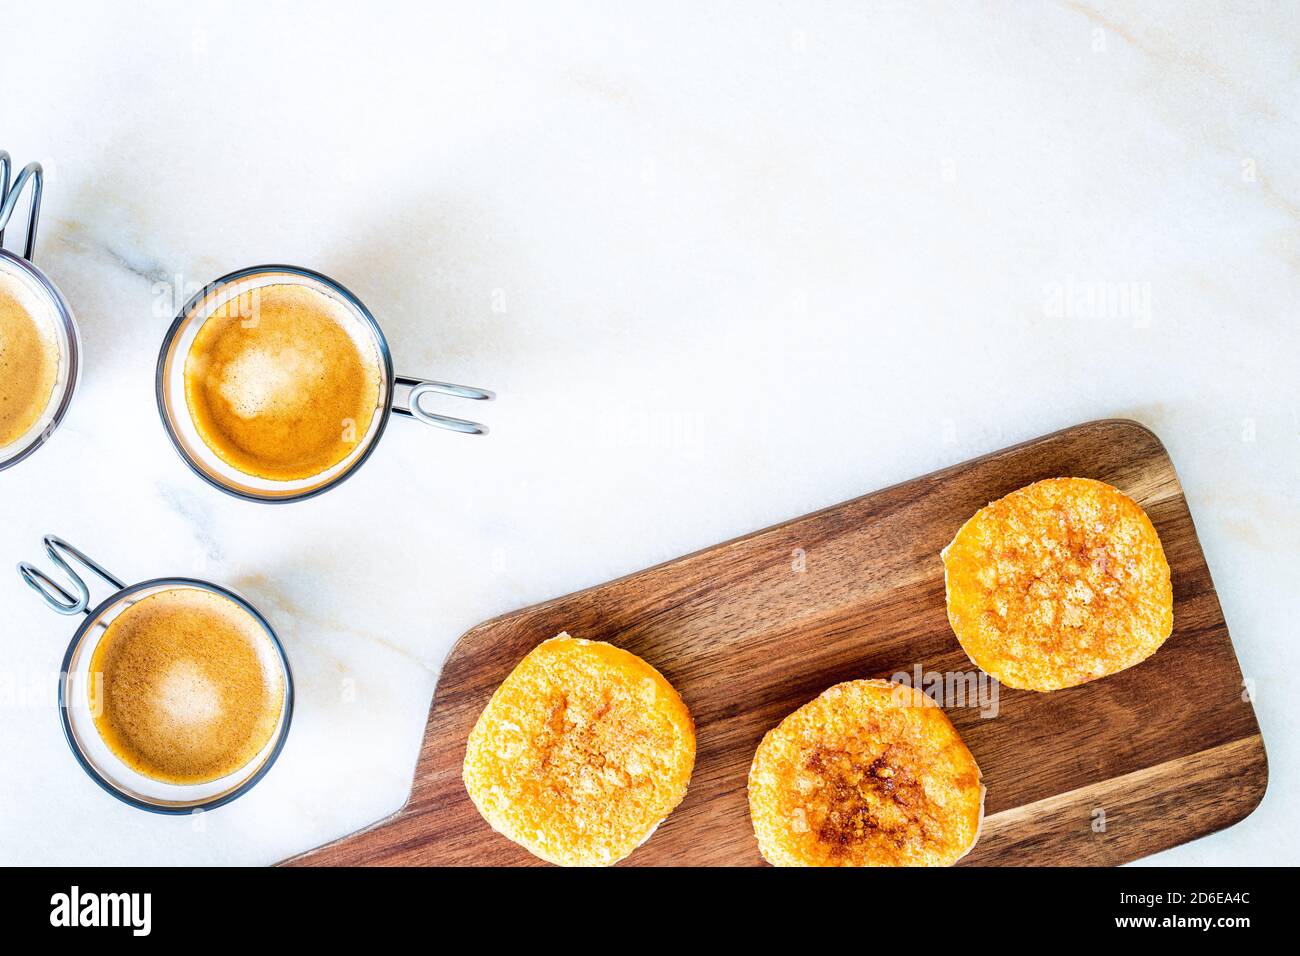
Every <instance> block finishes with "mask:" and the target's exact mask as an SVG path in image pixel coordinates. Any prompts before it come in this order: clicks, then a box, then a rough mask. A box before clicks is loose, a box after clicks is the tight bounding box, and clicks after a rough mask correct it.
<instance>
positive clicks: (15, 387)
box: [0, 270, 60, 448]
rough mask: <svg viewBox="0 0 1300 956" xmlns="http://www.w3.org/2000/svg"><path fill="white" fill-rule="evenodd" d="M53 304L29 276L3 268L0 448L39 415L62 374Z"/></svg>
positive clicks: (0, 287)
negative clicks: (25, 279) (25, 278)
mask: <svg viewBox="0 0 1300 956" xmlns="http://www.w3.org/2000/svg"><path fill="white" fill-rule="evenodd" d="M56 329H57V326H56V325H55V316H54V311H53V308H52V307H51V306H50V304H49V303H48V302H46V301H45V300H44V299H43V298H42V297H41V296H40V295H38V294H37V293H36V292H35V291H34V290H33V289H31V288H29V287H28V286H27V284H26V283H25V282H23V281H22V280H21V279H20V278H18V277H17V276H14V275H10V274H9V273H7V272H4V271H2V270H0V448H4V447H5V446H6V445H10V444H13V443H14V442H16V441H18V439H20V438H22V437H23V435H25V434H26V433H27V432H28V431H29V430H30V429H31V428H32V426H33V425H35V424H36V423H37V422H38V421H40V419H41V416H42V415H43V414H44V413H45V409H46V408H47V407H48V406H49V404H50V396H52V395H53V394H54V386H55V385H56V384H57V382H58V378H59V361H60V360H59V338H58V333H57V331H56Z"/></svg>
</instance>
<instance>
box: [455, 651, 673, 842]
mask: <svg viewBox="0 0 1300 956" xmlns="http://www.w3.org/2000/svg"><path fill="white" fill-rule="evenodd" d="M694 765H695V725H694V723H693V722H692V720H691V715H690V712H689V711H688V710H687V709H686V705H685V704H684V703H682V699H681V697H680V696H678V694H677V691H676V690H674V689H673V687H672V685H671V684H669V683H668V681H666V680H665V679H664V678H663V675H661V674H660V673H659V672H658V671H657V670H655V669H654V668H653V667H651V666H650V665H649V664H647V663H646V662H645V661H643V660H641V658H639V657H637V656H636V655H635V654H630V653H628V652H627V651H624V650H621V649H620V648H617V647H614V646H613V645H611V644H605V643H602V642H598V641H584V640H576V639H574V638H572V637H569V635H568V634H561V635H559V636H558V637H554V638H552V639H551V640H549V641H545V642H544V643H542V644H540V645H539V646H538V647H536V648H534V649H533V651H532V652H531V653H529V654H528V655H527V656H526V657H525V658H524V659H523V660H522V661H520V662H519V664H518V666H516V667H515V669H514V670H513V671H511V673H510V676H509V677H507V678H506V679H505V681H504V682H503V683H502V684H501V686H500V687H499V688H497V691H496V693H495V694H493V695H492V699H491V701H489V702H488V705H487V707H486V708H485V709H484V711H483V713H482V715H481V716H480V717H479V719H478V723H477V724H475V725H474V730H473V731H472V732H471V733H470V736H469V743H468V746H467V747H466V751H465V766H464V771H463V778H464V781H465V788H466V789H467V790H468V791H469V795H470V799H471V800H473V801H474V805H475V806H476V807H478V810H479V813H481V814H483V818H484V819H485V820H487V822H488V823H489V824H491V825H492V828H493V829H494V830H496V831H498V832H499V833H501V834H503V835H505V836H507V837H509V838H510V839H511V840H513V841H515V842H516V843H518V844H519V845H520V846H522V847H524V849H526V850H528V851H529V852H530V853H533V854H534V855H536V856H539V857H541V858H542V859H543V860H548V861H550V862H551V863H556V864H559V865H561V866H607V865H609V864H612V863H617V862H618V861H619V860H621V859H623V858H624V857H626V856H627V855H628V854H629V853H631V852H632V851H633V850H635V849H636V848H637V847H638V846H640V845H641V844H642V843H644V842H645V841H646V840H647V839H649V837H650V834H651V833H653V832H654V830H655V828H656V827H657V826H658V825H659V824H660V823H662V822H663V820H664V819H665V818H666V817H667V816H668V814H669V813H671V812H672V810H673V808H674V807H676V806H677V804H679V803H681V801H682V798H683V797H684V796H685V795H686V785H687V783H688V782H689V781H690V778H691V770H692V768H693V767H694Z"/></svg>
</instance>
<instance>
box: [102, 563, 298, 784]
mask: <svg viewBox="0 0 1300 956" xmlns="http://www.w3.org/2000/svg"><path fill="white" fill-rule="evenodd" d="M90 674H91V680H90V690H89V698H90V708H91V714H92V715H93V716H94V721H95V728H96V729H97V730H98V731H99V735H100V737H101V738H103V740H104V743H105V744H107V745H108V748H109V749H110V750H112V751H113V753H114V754H116V755H117V757H118V758H119V759H120V760H121V761H122V762H123V763H125V764H126V765H127V766H128V767H130V768H131V769H132V770H134V771H136V772H137V773H141V774H143V775H144V776H146V777H149V778H151V779H153V780H158V781H161V782H164V783H175V784H198V783H208V782H210V781H213V780H218V779H220V778H221V777H224V776H226V775H228V774H231V773H234V772H235V771H236V770H239V769H240V768H241V767H244V766H246V765H247V764H248V762H249V761H250V760H252V759H253V758H254V757H256V756H257V755H258V754H259V753H260V752H261V751H262V748H264V747H265V746H266V745H267V743H268V742H269V741H270V739H271V736H272V735H273V734H274V733H275V729H276V727H277V725H278V724H279V722H280V712H281V711H282V710H283V708H284V678H283V676H282V672H281V668H280V665H279V658H278V655H277V653H276V650H275V647H274V645H273V644H272V643H271V639H270V638H269V637H268V636H267V633H266V631H265V630H264V629H263V628H262V626H261V624H260V623H258V621H257V620H256V619H255V618H254V617H253V616H252V615H251V614H249V613H248V612H247V611H245V610H244V609H243V608H242V607H240V606H239V605H238V604H236V603H235V602H234V601H232V600H230V599H229V598H227V597H223V596H222V595H220V594H214V593H213V592H211V591H205V590H200V589H198V588H190V587H175V588H171V589H169V590H165V591H159V592H157V593H155V594H151V595H149V596H148V597H146V598H143V599H141V600H139V601H137V602H135V603H134V604H132V605H130V606H128V607H127V608H126V609H125V610H123V611H122V612H121V613H120V614H119V615H118V616H117V617H116V618H114V619H113V621H112V622H111V623H110V624H109V625H108V628H107V629H106V630H105V632H104V636H103V637H102V638H100V641H99V644H98V645H97V646H96V647H95V651H94V654H93V655H92V656H91V661H90Z"/></svg>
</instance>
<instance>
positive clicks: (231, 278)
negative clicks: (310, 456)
mask: <svg viewBox="0 0 1300 956" xmlns="http://www.w3.org/2000/svg"><path fill="white" fill-rule="evenodd" d="M263 273H268V274H270V273H281V274H285V275H289V276H296V277H298V278H302V279H308V280H311V281H314V282H319V283H320V284H321V285H324V286H326V287H327V288H328V289H329V290H330V291H332V292H334V293H336V294H337V295H338V296H339V297H340V298H341V299H343V301H344V302H345V303H346V304H347V305H349V306H351V307H352V308H353V309H355V310H356V312H357V314H358V315H360V316H361V317H362V318H363V319H364V320H365V323H366V325H367V327H368V328H369V329H370V331H371V333H372V334H373V335H374V337H375V344H376V345H377V346H378V348H379V357H380V364H381V366H382V373H383V375H384V378H385V382H386V387H385V399H384V403H383V407H382V408H381V409H380V410H379V413H380V417H379V424H378V426H377V427H376V428H375V434H374V436H373V437H372V438H371V439H370V443H369V444H368V445H367V446H366V447H365V448H364V449H363V450H362V452H361V454H360V455H358V456H357V458H356V460H355V461H353V462H352V464H351V465H350V466H348V468H347V469H346V470H344V471H341V472H339V473H338V474H337V475H335V476H334V477H332V478H330V479H329V480H328V481H326V482H324V483H323V484H320V485H317V486H315V487H311V488H304V489H303V490H302V491H299V492H296V493H294V494H288V495H270V494H258V493H256V492H253V491H247V490H244V489H239V488H232V487H230V486H229V485H227V484H226V483H225V482H223V481H221V480H219V479H218V478H216V477H214V476H212V475H211V474H209V473H208V472H207V471H206V470H205V469H204V468H203V467H202V466H201V465H200V464H199V463H198V462H197V461H195V460H194V458H193V456H191V455H190V453H189V450H188V449H187V448H186V447H185V443H184V442H182V441H181V438H180V436H179V435H178V434H177V433H176V428H175V426H173V424H172V421H171V416H170V415H169V414H168V405H167V400H166V389H167V381H166V374H167V358H168V356H169V354H170V353H171V349H172V344H173V342H175V340H176V336H177V335H179V334H180V331H181V328H182V326H184V324H185V320H186V319H187V318H188V317H189V315H190V313H191V312H193V310H194V308H195V306H197V305H198V304H199V303H200V302H202V301H203V299H204V298H206V297H207V296H208V295H211V294H212V293H213V292H215V291H217V290H218V289H220V288H221V287H223V286H226V285H230V284H231V283H234V282H239V281H241V280H243V279H248V278H250V277H253V276H256V275H260V274H263ZM395 381H396V375H395V374H394V372H393V355H392V351H391V350H390V349H389V347H388V339H387V338H386V337H385V335H384V330H383V329H382V328H380V326H379V322H378V321H377V320H376V319H375V317H374V315H373V314H372V313H371V311H370V310H369V309H368V308H366V305H365V303H364V302H362V301H361V300H360V299H359V298H357V296H356V294H355V293H353V292H352V290H350V289H348V288H347V287H346V286H344V285H343V284H342V283H341V282H339V281H337V280H336V279H332V278H330V277H329V276H327V275H325V274H324V273H321V272H316V271H315V270H314V269H307V268H304V267H303V266H291V265H284V264H277V263H271V264H267V265H259V266H246V267H245V268H243V269H236V270H235V271H234V272H230V273H227V274H226V275H224V276H221V277H220V278H218V279H213V280H212V281H211V282H209V283H208V284H207V285H205V286H204V287H203V288H202V289H200V290H199V291H198V292H196V293H194V295H192V296H190V298H189V300H188V301H186V303H185V304H184V305H183V306H181V308H180V311H179V312H178V313H177V314H176V318H175V319H173V320H172V324H171V327H170V328H169V329H168V330H167V334H166V335H165V336H164V337H163V343H162V348H161V349H160V350H159V352H158V365H157V368H156V370H155V372H154V397H155V399H156V400H157V403H158V417H159V418H160V419H162V424H163V430H164V431H165V432H166V433H167V438H168V439H169V440H170V441H171V443H172V447H173V448H174V449H176V453H177V454H178V455H180V457H181V460H182V461H183V462H185V464H186V465H187V466H188V467H189V469H190V471H192V472H194V474H196V475H198V476H199V477H200V478H202V479H203V480H204V481H206V482H207V483H208V484H209V485H211V486H212V487H214V488H217V489H219V490H220V491H224V492H225V493H226V494H228V495H231V496H233V497H235V498H242V499H243V500H244V501H255V502H258V503H259V504H277V505H278V504H289V503H291V502H295V501H306V500H307V499H308V498H314V497H316V496H317V495H321V494H324V493H325V492H327V491H329V490H331V489H332V488H335V487H337V486H338V485H341V484H342V483H343V482H344V481H346V480H347V479H348V478H350V477H352V476H353V475H354V474H356V473H357V472H358V471H360V470H361V466H362V465H364V464H365V463H366V461H367V460H368V459H369V458H370V456H371V455H372V454H373V453H374V451H375V448H376V447H377V446H378V445H379V440H380V439H381V438H382V437H383V436H384V430H385V429H386V428H387V427H388V420H389V418H391V417H392V414H393V399H394V394H393V388H394V384H395Z"/></svg>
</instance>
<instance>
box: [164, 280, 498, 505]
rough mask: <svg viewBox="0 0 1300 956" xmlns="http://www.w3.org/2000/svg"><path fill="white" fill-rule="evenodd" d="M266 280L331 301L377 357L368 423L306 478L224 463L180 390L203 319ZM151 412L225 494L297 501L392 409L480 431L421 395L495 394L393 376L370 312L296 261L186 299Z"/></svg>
mask: <svg viewBox="0 0 1300 956" xmlns="http://www.w3.org/2000/svg"><path fill="white" fill-rule="evenodd" d="M273 285H293V286H304V287H306V288H308V289H310V290H313V291H315V292H318V293H320V294H322V295H325V296H327V297H329V298H330V299H332V300H333V301H334V303H337V304H338V305H340V306H342V307H343V308H344V309H345V310H346V311H347V312H348V313H350V315H351V317H352V318H353V319H355V320H356V325H357V327H358V328H360V329H363V330H364V334H365V335H367V336H368V337H369V339H370V341H371V342H372V343H373V345H374V349H375V353H376V354H377V355H378V360H379V401H378V404H377V407H376V410H375V413H374V415H373V417H372V419H371V421H369V422H364V423H359V425H360V426H363V427H358V428H357V429H356V431H357V435H356V440H355V444H354V446H353V448H352V450H351V452H350V453H349V454H348V455H347V456H346V457H345V458H343V459H342V460H341V461H339V462H337V463H336V464H334V465H332V466H330V467H329V468H326V469H324V470H323V471H321V472H320V473H318V474H315V475H312V476H310V477H308V478H299V479H294V480H278V479H274V478H264V477H258V476H255V475H250V474H247V473H245V472H243V471H240V470H239V469H238V468H235V467H234V466H232V465H230V464H229V463H228V462H226V461H223V460H222V458H221V456H220V455H218V454H217V453H215V452H214V451H213V449H212V448H210V447H208V445H207V443H206V442H204V440H203V438H202V436H201V435H200V434H199V431H198V429H197V428H196V427H195V424H194V421H193V419H192V417H191V415H190V412H189V409H188V406H187V401H186V394H185V366H186V361H187V358H188V356H189V352H190V348H191V347H192V346H193V345H194V341H195V339H196V337H197V336H198V334H199V331H200V329H202V327H203V324H204V323H205V322H206V321H208V320H209V319H210V318H212V317H213V316H214V315H228V314H229V313H228V310H229V309H230V308H231V303H234V302H238V301H239V300H240V297H246V296H249V295H251V294H253V293H254V292H255V290H257V289H260V288H263V287H266V286H273ZM399 388H402V389H408V390H409V391H408V392H407V394H406V396H405V401H406V404H404V405H403V404H399V403H398V400H397V395H398V389H399ZM155 391H156V394H157V400H158V414H159V416H160V417H161V418H162V423H163V428H164V429H166V432H167V436H168V438H170V439H171V442H172V445H173V446H174V447H175V448H176V451H177V452H178V453H179V454H180V456H181V458H182V460H184V462H185V463H186V464H187V465H188V466H189V467H190V469H191V470H192V471H193V472H194V473H195V474H196V475H198V476H199V477H200V478H202V479H203V480H204V481H206V482H208V483H209V484H211V485H213V486H214V487H217V488H220V489H221V490H222V491H224V492H226V493H227V494H231V495H234V496H235V497H238V498H244V499H247V500H250V501H264V502H277V503H278V502H289V501H301V500H303V499H305V498H310V497H312V496H314V495H318V494H321V493H322V492H325V491H328V490H329V489H330V488H333V487H334V486H335V485H337V484H339V483H340V482H342V481H343V480H345V479H346V478H348V477H350V476H351V475H352V474H353V473H355V472H356V471H357V469H358V468H360V467H361V466H362V465H363V464H364V463H365V462H366V460H367V459H368V458H369V457H370V455H371V453H372V452H373V451H374V450H375V446H376V445H378V444H379V439H380V437H381V436H382V435H383V433H384V429H385V428H386V427H387V425H388V419H389V418H390V417H391V416H392V415H398V416H401V417H405V418H411V419H414V420H416V421H420V422H423V423H424V424H426V425H434V426H436V427H438V428H445V429H449V430H451V431H456V432H461V433H462V434H466V435H484V434H486V433H487V430H488V429H487V426H485V425H481V424H479V423H478V422H473V421H469V420H467V419H463V418H453V417H451V416H448V415H439V414H435V413H434V412H430V411H428V410H426V409H425V408H424V407H423V406H422V405H421V402H422V400H423V399H424V398H425V397H426V396H429V395H447V396H451V397H453V398H462V399H469V400H471V401H491V400H492V399H494V398H495V397H496V396H495V395H493V393H492V392H490V391H488V390H487V389H483V388H475V387H472V386H468V385H453V384H450V383H448V382H438V381H433V380H431V379H425V378H414V377H411V376H406V375H396V374H394V372H393V359H392V353H391V352H390V351H389V347H388V340H387V339H386V338H385V337H384V333H383V330H382V329H381V328H380V327H379V323H378V322H377V321H376V320H375V317H374V315H372V314H371V312H370V310H369V309H367V308H366V306H365V305H364V304H363V303H362V302H361V300H360V299H358V298H357V297H356V296H355V295H353V294H352V293H351V292H350V291H348V290H347V289H346V288H344V287H343V286H342V285H341V284H340V283H338V282H336V281H334V280H333V279H331V278H330V277H329V276H325V275H322V274H321V273H319V272H313V271H312V270H310V269H303V268H301V267H298V266H286V265H264V266H252V267H250V268H247V269H240V270H238V271H237V272H232V273H230V274H229V275H226V276H222V277H221V278H220V279H217V280H216V281H215V282H213V283H211V284H210V285H208V286H207V287H206V288H204V289H202V290H201V291H200V292H198V293H197V294H196V295H195V296H194V297H193V298H191V299H190V300H189V302H187V303H186V304H185V306H184V307H183V308H182V309H181V311H180V314H179V315H177V316H176V320H175V321H174V322H173V323H172V325H171V328H170V329H169V330H168V331H167V335H166V337H165V338H164V340H163V344H162V350H161V351H160V352H159V355H158V368H157V375H156V379H155Z"/></svg>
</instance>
